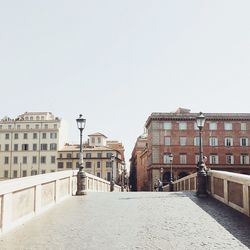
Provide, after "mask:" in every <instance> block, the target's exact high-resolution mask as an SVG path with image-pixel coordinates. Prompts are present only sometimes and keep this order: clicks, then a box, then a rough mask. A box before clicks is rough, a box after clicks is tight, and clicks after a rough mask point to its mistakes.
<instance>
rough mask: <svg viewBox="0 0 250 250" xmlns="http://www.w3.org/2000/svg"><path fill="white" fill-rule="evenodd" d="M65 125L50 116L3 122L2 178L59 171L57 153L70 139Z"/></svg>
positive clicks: (39, 114)
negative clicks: (67, 139)
mask: <svg viewBox="0 0 250 250" xmlns="http://www.w3.org/2000/svg"><path fill="white" fill-rule="evenodd" d="M66 128H67V127H66V125H65V123H64V122H63V121H62V120H61V119H60V118H58V117H55V116H54V115H53V114H52V113H50V112H25V113H24V114H21V115H19V116H18V117H17V118H15V119H11V118H9V117H5V118H3V119H2V120H1V121H0V178H1V179H7V178H17V177H25V176H29V175H36V174H43V173H49V172H54V171H56V170H57V152H58V149H59V148H60V147H62V146H63V145H64V143H65V141H66V138H67V129H66Z"/></svg>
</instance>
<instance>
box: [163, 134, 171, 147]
mask: <svg viewBox="0 0 250 250" xmlns="http://www.w3.org/2000/svg"><path fill="white" fill-rule="evenodd" d="M164 145H166V146H169V145H171V137H167V136H165V137H164Z"/></svg>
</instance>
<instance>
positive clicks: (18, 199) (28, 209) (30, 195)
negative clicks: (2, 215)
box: [12, 188, 35, 221]
mask: <svg viewBox="0 0 250 250" xmlns="http://www.w3.org/2000/svg"><path fill="white" fill-rule="evenodd" d="M34 196H35V189H34V188H27V189H24V190H21V191H18V192H15V193H13V206H12V209H13V210H12V213H13V214H12V220H13V221H15V220H16V219H18V218H21V217H22V216H24V215H27V214H30V213H33V212H34V209H35V204H34Z"/></svg>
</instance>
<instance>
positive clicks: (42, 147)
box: [41, 143, 48, 151]
mask: <svg viewBox="0 0 250 250" xmlns="http://www.w3.org/2000/svg"><path fill="white" fill-rule="evenodd" d="M47 150H48V145H47V144H46V143H42V144H41V151H47Z"/></svg>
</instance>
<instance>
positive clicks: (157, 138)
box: [137, 108, 250, 190]
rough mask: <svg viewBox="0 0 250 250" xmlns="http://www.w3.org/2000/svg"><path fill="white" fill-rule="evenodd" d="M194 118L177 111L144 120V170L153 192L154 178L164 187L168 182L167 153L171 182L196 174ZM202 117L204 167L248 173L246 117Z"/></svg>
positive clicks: (249, 120) (249, 133) (248, 117)
mask: <svg viewBox="0 0 250 250" xmlns="http://www.w3.org/2000/svg"><path fill="white" fill-rule="evenodd" d="M197 115H198V114H197V113H191V112H190V110H188V109H181V108H179V109H178V110H177V111H176V112H172V113H152V114H151V115H150V116H149V118H148V119H147V122H146V125H145V127H146V129H147V131H148V137H147V149H146V154H147V163H146V167H147V171H148V184H149V190H153V185H154V183H155V181H156V180H157V179H158V178H162V179H163V182H164V184H167V183H168V182H169V180H170V169H171V166H170V159H169V154H170V153H172V154H173V156H174V159H173V178H174V179H178V178H181V177H183V176H186V175H188V174H191V173H194V172H196V165H197V162H198V158H199V130H198V128H197V126H196V117H197ZM204 115H205V117H206V122H205V127H204V128H203V130H202V131H203V132H202V137H203V152H204V155H205V156H206V157H207V161H206V165H207V166H208V167H209V168H211V169H216V170H226V171H232V172H237V173H244V174H250V163H249V154H250V147H249V138H250V114H248V113H240V114H238V113H237V114H236V113H206V114H204ZM161 169H162V171H163V173H161ZM138 173H139V172H138ZM137 179H138V176H137Z"/></svg>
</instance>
